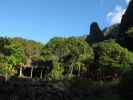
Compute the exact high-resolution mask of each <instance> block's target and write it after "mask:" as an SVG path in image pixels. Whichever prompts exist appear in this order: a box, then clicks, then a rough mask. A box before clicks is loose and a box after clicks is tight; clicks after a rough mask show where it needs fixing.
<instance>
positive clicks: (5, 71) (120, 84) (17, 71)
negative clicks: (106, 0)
mask: <svg viewBox="0 0 133 100" xmlns="http://www.w3.org/2000/svg"><path fill="white" fill-rule="evenodd" d="M132 18H133V1H132V0H131V2H130V4H129V6H128V8H127V10H126V12H125V14H124V15H123V18H122V20H121V23H118V24H115V25H112V26H110V27H107V28H105V29H104V30H101V29H100V28H99V25H98V23H97V22H93V23H92V24H91V26H90V33H89V34H88V35H87V36H80V37H68V38H64V37H54V38H52V39H51V40H49V42H48V43H46V44H42V43H38V42H36V41H33V40H27V39H23V38H10V37H1V38H0V76H1V80H2V79H3V78H5V80H7V82H9V83H10V81H12V80H14V81H16V80H19V79H22V80H23V79H24V80H25V81H26V80H31V81H33V80H40V81H45V82H46V81H47V82H51V81H54V82H55V81H58V82H62V83H63V82H64V84H66V83H65V82H66V81H67V82H68V81H69V82H70V83H69V84H71V85H69V88H71V86H72V87H73V88H74V87H76V88H80V89H81V88H83V89H86V88H90V87H86V86H88V85H90V83H91V84H92V83H94V84H93V85H92V86H94V88H97V87H96V86H99V87H98V88H97V89H98V90H100V89H101V91H102V90H103V91H104V89H105V91H106V92H107V91H108V89H110V88H111V89H112V88H115V89H116V90H117V93H116V94H117V96H116V99H114V100H118V98H117V97H119V96H120V95H122V96H124V97H125V98H126V100H129V99H127V98H128V97H129V96H131V95H133V91H132V89H133V87H132V83H133V76H132V75H133V46H132V43H133V19H132ZM15 78H16V80H15ZM2 82H3V81H2ZM88 82H89V83H88ZM9 83H8V84H9ZM45 84H46V83H45ZM107 84H111V85H109V86H110V87H109V88H108V89H107V90H106V88H107V87H106V85H107ZM5 86H7V85H5ZM67 86H68V84H67ZM100 86H101V87H102V88H101V87H100ZM104 86H105V88H104ZM113 86H114V87H113ZM44 87H45V88H46V86H44ZM48 87H49V86H48ZM57 87H58V86H57ZM62 87H63V86H62V85H61V87H60V86H59V88H62ZM76 88H74V89H73V92H72V93H74V92H75V91H78V89H76ZM0 89H1V88H0ZM111 89H110V90H111ZM2 90H3V91H4V89H1V91H2ZM9 90H10V89H9ZM119 90H120V91H121V92H119ZM5 91H6V90H5ZM7 91H8V90H7ZM51 91H52V90H51ZM53 91H54V90H53ZM92 91H93V92H94V91H95V89H94V90H93V89H92ZM105 91H104V92H105ZM111 91H113V89H112V90H111ZM45 92H46V91H45ZM56 92H57V91H56ZM69 92H70V91H69ZM95 92H96V91H95ZM95 92H94V94H95ZM104 92H103V94H104ZM87 93H89V92H87ZM98 93H100V92H98ZM77 94H78V93H77ZM81 94H82V93H81ZM83 94H84V93H83ZM112 94H113V93H112ZM68 95H69V94H68ZM86 95H87V94H86ZM88 95H89V94H88ZM51 96H53V95H51ZM91 96H92V95H91ZM96 96H97V95H96ZM104 96H106V95H104ZM107 96H108V95H107ZM81 97H82V96H81ZM83 97H85V96H83ZM93 97H94V96H93ZM124 97H122V99H124V100H125V98H124ZM66 98H67V97H66ZM88 98H89V97H88ZM114 98H115V96H114ZM78 99H79V98H78ZM78 99H76V98H75V100H78ZM95 99H96V98H95ZM95 99H94V100H95ZM13 100H18V99H13ZM19 100H20V99H19ZM31 100H32V99H31ZM36 100H40V99H36ZM41 100H43V99H41ZM50 100H52V99H50ZM57 100H60V99H57ZM61 100H63V99H61ZM66 100H70V99H66ZM79 100H80V99H79ZM83 100H87V99H85V98H84V99H83ZM96 100H97V99H96ZM100 100H101V99H100ZM108 100H109V99H108Z"/></svg>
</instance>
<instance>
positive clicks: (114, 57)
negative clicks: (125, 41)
mask: <svg viewBox="0 0 133 100" xmlns="http://www.w3.org/2000/svg"><path fill="white" fill-rule="evenodd" d="M94 51H95V62H94V63H95V64H96V66H97V70H98V71H99V72H100V76H101V77H102V78H103V77H104V76H106V75H112V74H115V73H117V74H119V72H122V70H124V69H125V68H126V67H128V66H130V65H131V64H133V53H131V52H130V51H128V50H127V49H126V48H123V47H121V46H120V45H119V44H118V43H116V42H115V41H114V40H107V41H104V42H101V43H98V44H96V45H94Z"/></svg>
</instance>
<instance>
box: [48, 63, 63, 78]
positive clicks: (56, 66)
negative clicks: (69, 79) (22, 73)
mask: <svg viewBox="0 0 133 100" xmlns="http://www.w3.org/2000/svg"><path fill="white" fill-rule="evenodd" d="M62 73H63V68H62V67H61V66H60V63H58V62H56V61H54V62H53V68H52V70H51V72H50V73H48V75H47V79H48V80H62V79H63V74H62Z"/></svg>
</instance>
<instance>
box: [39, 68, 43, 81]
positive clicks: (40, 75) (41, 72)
mask: <svg viewBox="0 0 133 100" xmlns="http://www.w3.org/2000/svg"><path fill="white" fill-rule="evenodd" d="M42 73H43V71H42V70H41V74H40V79H42Z"/></svg>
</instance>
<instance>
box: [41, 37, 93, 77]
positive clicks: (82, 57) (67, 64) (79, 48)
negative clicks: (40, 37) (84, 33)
mask: <svg viewBox="0 0 133 100" xmlns="http://www.w3.org/2000/svg"><path fill="white" fill-rule="evenodd" d="M48 56H49V57H51V58H56V59H54V60H56V61H58V62H59V63H61V66H62V67H63V68H64V74H68V75H69V76H71V75H72V74H73V72H75V71H77V67H78V72H79V70H80V71H81V69H83V68H84V67H87V65H86V62H87V64H89V63H90V62H91V61H92V60H93V50H92V48H91V47H90V46H89V44H88V43H87V42H86V41H85V38H76V37H70V38H58V37H55V38H53V39H51V40H50V41H49V42H48V43H47V44H46V46H45V49H44V52H43V57H44V58H49V57H48ZM81 65H82V66H81ZM84 69H85V68H84ZM82 71H83V70H82ZM70 74H71V75H70ZM78 75H79V74H78Z"/></svg>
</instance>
